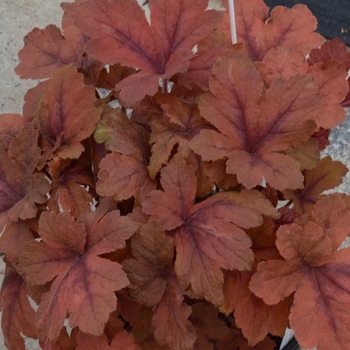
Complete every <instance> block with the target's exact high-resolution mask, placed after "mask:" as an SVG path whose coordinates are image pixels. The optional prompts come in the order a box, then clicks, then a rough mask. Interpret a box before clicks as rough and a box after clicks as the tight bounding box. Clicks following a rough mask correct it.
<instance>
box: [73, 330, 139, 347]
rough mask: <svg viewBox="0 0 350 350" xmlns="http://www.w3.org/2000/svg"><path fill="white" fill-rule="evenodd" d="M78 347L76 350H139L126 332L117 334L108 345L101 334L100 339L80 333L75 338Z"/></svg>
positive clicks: (132, 338)
mask: <svg viewBox="0 0 350 350" xmlns="http://www.w3.org/2000/svg"><path fill="white" fill-rule="evenodd" d="M77 343H78V347H77V348H76V350H86V349H94V350H141V348H140V347H139V346H138V345H136V344H135V343H134V337H133V336H132V335H131V334H129V333H128V332H126V331H123V332H120V333H118V334H117V335H116V336H115V337H114V338H113V340H112V342H111V344H109V342H108V339H107V336H106V335H105V334H103V335H102V336H100V337H97V336H94V335H91V334H84V333H82V332H80V333H79V334H78V337H77Z"/></svg>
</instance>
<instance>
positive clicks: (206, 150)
mask: <svg viewBox="0 0 350 350" xmlns="http://www.w3.org/2000/svg"><path fill="white" fill-rule="evenodd" d="M320 107H321V97H320V96H319V94H318V87H317V85H316V84H315V83H314V82H313V79H312V77H311V76H309V75H294V76H292V77H291V78H289V79H288V80H286V79H284V78H283V77H279V78H278V79H276V80H275V81H274V82H273V83H272V84H271V86H270V87H269V88H268V89H266V88H265V85H264V82H263V79H262V78H261V76H260V74H259V72H258V71H257V70H256V68H255V67H254V65H253V64H252V63H250V62H249V60H248V59H247V58H246V57H245V56H242V55H240V54H235V53H232V54H231V56H230V57H222V58H219V60H218V61H217V63H216V64H215V65H214V67H213V75H212V77H211V80H210V92H208V93H205V94H203V95H201V96H200V101H199V109H200V111H201V114H202V116H203V117H204V118H205V119H207V120H208V121H209V122H210V123H211V124H213V125H214V126H215V127H216V128H217V129H218V131H214V130H204V131H201V132H200V134H199V135H198V136H196V137H195V138H194V139H193V140H192V141H191V142H190V147H191V148H192V149H193V150H194V151H195V152H196V153H197V154H199V155H201V157H202V158H203V160H206V161H210V160H211V161H216V160H220V159H226V158H227V161H226V170H227V172H228V173H229V174H236V175H237V179H238V182H240V183H242V184H243V185H244V186H245V187H246V188H252V187H255V186H257V185H260V184H261V183H262V181H263V178H265V180H266V182H267V183H268V184H269V185H270V186H271V187H273V188H276V189H279V190H283V189H285V188H300V187H302V179H303V176H302V174H301V172H300V170H299V168H300V165H299V163H298V162H296V161H295V160H294V159H292V158H291V157H289V156H287V155H284V154H281V151H285V150H287V149H288V148H290V147H292V146H294V147H298V146H302V145H304V143H305V141H306V140H308V139H309V138H310V137H311V135H312V134H313V132H314V130H315V123H314V122H313V121H311V120H310V119H312V118H315V117H316V116H317V114H318V111H319V108H320Z"/></svg>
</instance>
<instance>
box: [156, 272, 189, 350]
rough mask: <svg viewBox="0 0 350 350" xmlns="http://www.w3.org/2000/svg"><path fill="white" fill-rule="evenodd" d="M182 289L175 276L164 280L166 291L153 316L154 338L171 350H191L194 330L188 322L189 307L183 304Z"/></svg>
mask: <svg viewBox="0 0 350 350" xmlns="http://www.w3.org/2000/svg"><path fill="white" fill-rule="evenodd" d="M182 291H183V290H182V288H181V286H180V284H179V283H178V281H177V278H176V276H175V275H173V276H168V277H167V278H166V291H165V293H164V295H163V297H162V299H161V300H160V302H159V304H158V306H157V309H156V311H155V313H154V316H153V326H154V337H155V339H156V340H157V341H158V343H159V344H160V345H162V344H168V345H169V346H170V347H171V349H172V350H191V349H193V343H194V342H195V340H196V329H195V328H194V326H193V325H192V323H191V322H190V321H189V320H188V316H189V315H190V314H191V307H190V306H189V305H187V304H185V303H183V301H182V300H183V296H182Z"/></svg>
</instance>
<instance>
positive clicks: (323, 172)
mask: <svg viewBox="0 0 350 350" xmlns="http://www.w3.org/2000/svg"><path fill="white" fill-rule="evenodd" d="M347 172H348V169H347V168H346V166H345V165H344V164H343V163H341V162H339V161H334V160H332V158H331V157H325V158H323V159H321V161H320V164H319V165H318V166H317V167H316V168H314V169H311V170H307V171H305V172H304V174H305V177H304V187H303V189H301V190H294V191H292V190H285V191H283V195H284V197H285V198H286V199H292V200H293V204H294V205H293V210H295V211H297V212H298V213H299V214H304V213H309V212H311V211H312V209H313V206H314V205H315V203H316V202H317V201H318V200H319V199H321V198H322V195H321V194H322V192H323V191H327V190H330V189H332V188H334V187H336V186H338V185H340V184H341V183H342V181H343V180H342V178H343V177H344V176H345V175H346V173H347Z"/></svg>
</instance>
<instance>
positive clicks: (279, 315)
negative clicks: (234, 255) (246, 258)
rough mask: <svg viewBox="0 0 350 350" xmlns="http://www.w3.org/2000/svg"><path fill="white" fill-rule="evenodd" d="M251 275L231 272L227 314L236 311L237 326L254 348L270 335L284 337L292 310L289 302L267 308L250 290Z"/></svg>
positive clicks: (225, 287) (228, 280)
mask: <svg viewBox="0 0 350 350" xmlns="http://www.w3.org/2000/svg"><path fill="white" fill-rule="evenodd" d="M251 276H252V273H251V272H247V271H244V272H239V271H228V272H227V274H226V277H225V285H224V295H225V303H224V309H225V313H229V312H232V311H234V316H235V322H236V325H237V327H239V328H241V329H242V333H243V335H244V336H245V338H246V339H247V340H248V344H249V345H250V346H252V347H253V346H255V345H256V344H258V343H259V342H261V341H263V340H264V339H265V337H266V336H267V334H269V333H270V334H273V335H276V336H279V337H283V335H284V332H285V330H286V327H287V324H288V315H289V309H288V307H287V304H286V303H285V302H283V301H282V302H280V303H278V304H276V305H266V304H265V303H264V301H263V300H262V299H260V298H258V297H256V296H255V295H254V294H253V293H252V292H251V291H250V290H249V288H248V286H249V282H250V278H251Z"/></svg>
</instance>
